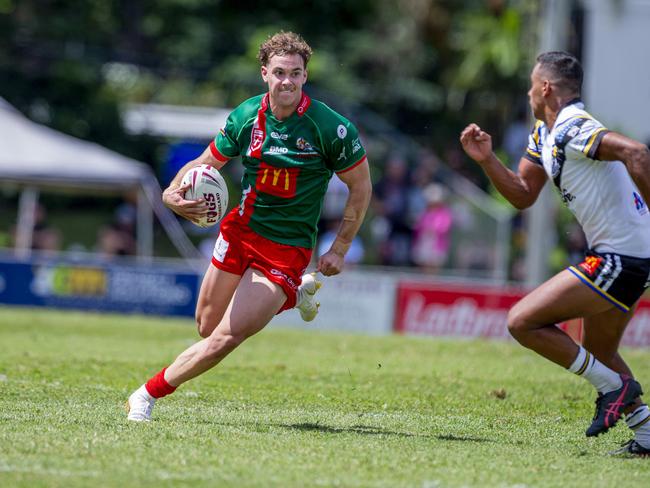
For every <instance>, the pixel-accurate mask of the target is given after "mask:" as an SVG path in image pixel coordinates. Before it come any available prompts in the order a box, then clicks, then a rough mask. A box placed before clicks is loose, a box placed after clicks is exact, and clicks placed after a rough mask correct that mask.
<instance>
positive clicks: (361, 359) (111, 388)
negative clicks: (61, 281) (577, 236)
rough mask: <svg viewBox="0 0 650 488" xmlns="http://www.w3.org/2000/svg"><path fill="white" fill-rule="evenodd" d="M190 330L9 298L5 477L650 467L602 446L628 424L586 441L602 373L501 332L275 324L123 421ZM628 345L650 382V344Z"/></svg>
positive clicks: (342, 477) (56, 481) (343, 476)
mask: <svg viewBox="0 0 650 488" xmlns="http://www.w3.org/2000/svg"><path fill="white" fill-rule="evenodd" d="M197 337H198V336H197V335H196V333H195V330H194V327H193V325H192V323H191V321H190V320H171V319H161V318H152V317H134V316H127V317H125V316H117V315H93V314H82V313H62V312H56V311H51V310H40V311H34V310H27V309H25V310H20V309H7V308H4V309H0V486H2V487H30V488H31V487H38V486H47V487H55V486H60V487H78V486H84V487H85V486H93V487H111V486H115V487H120V488H126V487H131V486H154V487H158V486H165V487H170V486H192V487H198V486H206V487H207V486H210V487H215V486H219V487H221V486H233V487H249V486H250V487H253V486H256V487H269V486H279V487H312V486H345V487H347V486H358V487H365V486H368V487H402V486H404V487H406V486H408V487H427V488H433V487H443V486H468V487H484V486H499V487H514V486H517V487H524V486H558V487H559V486H562V487H574V486H584V487H596V486H633V485H638V486H645V483H647V482H648V479H650V461H648V460H643V459H620V458H612V457H609V456H607V455H606V452H607V451H608V450H610V449H613V448H615V447H617V446H618V445H619V444H620V443H621V442H623V441H625V440H627V439H628V438H629V435H630V434H629V431H628V430H627V428H626V427H625V425H624V423H623V422H621V423H620V425H619V426H617V427H616V428H615V429H614V430H613V431H611V432H610V433H608V434H607V435H605V436H602V437H600V438H598V439H587V438H585V437H584V430H585V428H586V427H587V425H588V424H589V422H590V420H591V415H592V413H593V411H592V406H593V399H594V398H593V392H592V389H591V386H589V385H588V384H587V383H586V382H584V381H583V380H581V379H580V378H577V377H574V376H573V375H571V374H569V373H566V372H565V371H563V370H562V369H561V368H559V367H556V366H554V365H552V364H550V363H547V362H546V361H544V360H542V359H541V358H538V357H537V356H535V355H534V354H533V353H531V352H529V351H527V350H524V349H523V348H521V347H520V346H518V345H515V344H514V343H506V342H486V341H463V340H435V339H416V338H408V337H398V336H394V337H363V336H355V335H345V334H323V333H317V332H314V331H310V330H309V329H308V328H307V327H306V328H305V330H283V329H279V328H273V329H270V330H266V331H263V332H262V333H261V334H259V335H258V336H256V337H254V338H252V339H251V340H250V341H249V342H247V343H245V344H244V345H243V346H242V347H241V348H240V349H239V350H237V351H235V352H234V353H233V354H232V355H231V356H230V357H229V358H227V359H226V360H225V361H224V362H223V363H222V364H221V365H219V366H218V367H217V368H215V369H214V370H212V371H210V372H209V373H207V374H205V375H204V376H202V377H199V378H197V379H195V380H194V381H192V382H189V383H187V384H185V385H183V386H182V387H181V388H179V390H178V391H177V392H176V393H175V394H174V395H172V396H170V397H169V398H166V399H164V400H161V401H160V402H159V403H158V404H157V405H156V408H155V410H154V420H153V421H152V422H150V423H145V424H138V423H128V422H127V421H126V415H125V411H124V402H125V400H126V398H127V396H128V394H129V393H130V392H131V391H132V390H133V389H135V388H136V387H138V386H139V385H140V384H141V383H142V382H143V381H144V380H145V379H147V378H148V377H149V376H150V375H151V374H153V373H155V372H156V371H158V370H159V369H160V368H161V367H162V366H164V365H167V364H168V363H169V362H170V361H171V360H172V359H173V358H174V357H175V355H176V354H177V353H179V352H180V351H181V350H183V349H184V348H185V347H186V346H187V345H189V344H191V343H192V342H193V341H195V340H196V339H197ZM625 354H626V357H627V358H628V359H629V362H630V363H631V365H632V367H633V368H634V369H635V370H636V372H637V376H638V377H639V378H640V379H641V381H642V382H645V383H646V384H650V361H649V360H650V352H648V351H642V350H628V351H625ZM504 392H505V398H503V399H502V398H499V397H501V396H503V393H504Z"/></svg>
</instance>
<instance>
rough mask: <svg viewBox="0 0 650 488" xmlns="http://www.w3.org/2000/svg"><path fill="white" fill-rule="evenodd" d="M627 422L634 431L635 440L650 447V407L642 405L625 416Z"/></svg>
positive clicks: (647, 447)
mask: <svg viewBox="0 0 650 488" xmlns="http://www.w3.org/2000/svg"><path fill="white" fill-rule="evenodd" d="M625 423H626V424H627V426H628V427H629V428H630V429H632V431H633V432H634V440H635V441H637V442H638V443H639V444H641V445H642V446H643V447H645V448H646V449H650V408H648V406H647V405H645V404H644V405H641V406H640V407H639V408H637V409H636V410H635V411H634V412H632V413H629V414H627V415H626V416H625Z"/></svg>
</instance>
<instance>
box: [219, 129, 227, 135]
mask: <svg viewBox="0 0 650 488" xmlns="http://www.w3.org/2000/svg"><path fill="white" fill-rule="evenodd" d="M219 134H221V136H222V137H226V131H225V130H224V129H223V127H222V128H221V129H219Z"/></svg>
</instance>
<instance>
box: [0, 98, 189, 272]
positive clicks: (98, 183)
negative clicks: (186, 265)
mask: <svg viewBox="0 0 650 488" xmlns="http://www.w3.org/2000/svg"><path fill="white" fill-rule="evenodd" d="M0 181H2V182H12V183H15V184H18V185H20V186H21V187H22V194H21V198H20V204H19V216H18V227H17V237H16V251H17V252H18V253H19V254H20V255H23V256H28V255H29V253H30V252H31V251H30V249H31V241H32V233H33V226H34V207H35V205H36V203H37V201H38V195H39V190H40V189H68V190H72V191H75V192H78V193H80V194H93V195H96V194H97V195H101V194H116V193H118V194H119V193H124V192H125V191H128V190H137V191H138V205H137V206H138V214H137V215H138V217H137V242H138V256H139V258H140V259H150V258H151V255H152V249H153V233H152V227H153V216H152V210H153V212H154V213H155V214H156V216H157V217H158V219H159V220H160V222H161V224H162V225H163V227H164V228H165V230H166V232H167V234H168V235H169V237H170V239H171V240H172V242H173V243H174V245H175V246H176V248H177V249H178V251H179V253H180V254H181V255H182V256H183V257H185V258H187V259H192V258H197V257H199V254H198V251H197V250H196V248H195V247H194V245H193V244H192V243H191V241H190V240H189V239H188V238H187V235H186V234H185V232H184V231H183V229H182V228H181V227H180V225H179V223H178V221H177V220H176V218H175V217H174V216H173V214H172V213H171V212H170V211H169V210H168V209H167V208H166V207H165V206H164V205H163V204H162V202H161V199H160V194H161V192H160V186H159V184H158V182H157V180H156V178H155V176H154V175H153V172H152V171H151V169H150V168H149V167H148V166H147V165H145V164H143V163H141V162H139V161H135V160H133V159H129V158H126V157H124V156H122V155H120V154H118V153H115V152H113V151H110V150H108V149H106V148H104V147H102V146H99V145H97V144H93V143H90V142H86V141H82V140H80V139H76V138H74V137H71V136H68V135H65V134H62V133H60V132H57V131H55V130H53V129H50V128H48V127H46V126H43V125H40V124H36V123H34V122H32V121H30V120H29V119H28V118H26V117H25V116H23V115H22V114H21V113H20V112H18V111H17V110H16V109H15V108H13V107H12V106H11V105H9V104H8V103H7V102H6V101H5V100H3V99H2V98H0Z"/></svg>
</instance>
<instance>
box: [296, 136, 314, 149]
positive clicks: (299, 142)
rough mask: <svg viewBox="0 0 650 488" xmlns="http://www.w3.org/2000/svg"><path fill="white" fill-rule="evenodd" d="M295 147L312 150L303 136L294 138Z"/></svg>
mask: <svg viewBox="0 0 650 488" xmlns="http://www.w3.org/2000/svg"><path fill="white" fill-rule="evenodd" d="M296 147H297V148H298V149H300V150H301V151H313V150H314V148H313V147H312V145H311V144H309V143H308V142H307V141H306V140H305V138H304V137H299V138H298V139H296Z"/></svg>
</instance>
